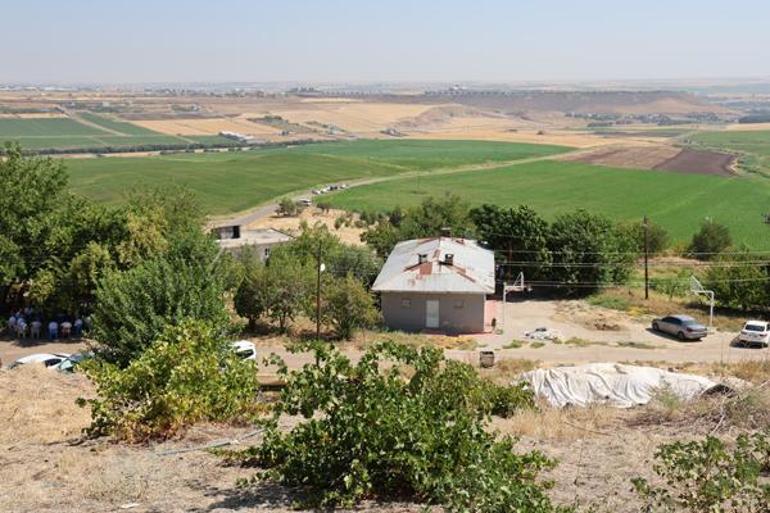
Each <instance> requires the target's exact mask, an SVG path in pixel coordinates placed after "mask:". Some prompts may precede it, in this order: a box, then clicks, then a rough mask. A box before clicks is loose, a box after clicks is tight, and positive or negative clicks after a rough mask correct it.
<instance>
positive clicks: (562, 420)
mask: <svg viewBox="0 0 770 513" xmlns="http://www.w3.org/2000/svg"><path fill="white" fill-rule="evenodd" d="M624 415H625V414H624V412H622V411H621V410H618V409H616V408H610V407H608V406H592V407H590V408H561V409H559V408H551V407H549V406H548V405H547V404H541V406H540V408H539V409H537V410H520V411H518V412H516V413H515V414H514V415H513V416H512V417H510V418H508V419H498V418H495V419H494V420H493V422H492V428H493V429H496V430H498V431H499V432H500V433H503V434H510V435H514V436H518V437H529V438H535V439H538V440H575V439H577V438H583V437H585V436H593V435H601V434H604V433H605V432H606V431H608V430H611V429H612V428H613V426H616V425H617V424H618V423H619V419H620V418H622V417H623V416H624Z"/></svg>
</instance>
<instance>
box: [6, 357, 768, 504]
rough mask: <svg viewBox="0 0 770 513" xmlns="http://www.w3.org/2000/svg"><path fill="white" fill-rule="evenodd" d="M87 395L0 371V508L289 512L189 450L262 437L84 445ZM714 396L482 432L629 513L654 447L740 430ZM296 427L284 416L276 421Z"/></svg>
mask: <svg viewBox="0 0 770 513" xmlns="http://www.w3.org/2000/svg"><path fill="white" fill-rule="evenodd" d="M93 394H94V390H93V387H92V385H91V384H90V383H89V382H88V381H87V380H86V379H85V378H84V377H83V376H81V375H78V374H73V375H70V374H62V373H58V372H55V371H50V370H46V369H43V368H42V367H35V366H27V367H22V368H20V369H15V370H2V371H0V395H2V397H3V398H4V400H3V401H1V402H0V417H2V418H3V419H4V422H3V423H2V424H0V482H2V483H3V486H2V487H0V511H9V512H14V513H27V512H29V513H32V512H45V513H48V512H50V513H54V512H56V513H70V512H71V513H75V512H78V513H81V512H83V513H90V512H103V511H124V510H128V511H136V512H143V513H149V512H164V513H165V512H182V511H195V512H218V513H226V512H235V511H280V512H284V511H286V512H288V511H291V510H293V508H292V500H293V498H294V497H293V496H292V493H291V491H290V490H286V489H284V488H282V487H280V486H277V485H273V484H269V483H264V484H260V485H254V486H250V487H246V488H239V487H237V486H236V481H237V480H238V479H240V478H248V477H250V476H251V475H253V470H251V469H242V468H240V467H236V466H227V465H225V464H223V462H222V460H221V459H220V458H219V457H217V456H214V455H212V454H210V453H208V452H205V451H202V450H192V451H187V449H195V448H200V447H201V446H204V445H207V444H211V443H214V442H220V441H229V442H231V443H232V444H233V445H231V447H232V448H242V447H246V446H248V445H249V444H251V443H256V442H258V440H259V435H258V434H255V433H254V431H253V430H252V428H250V427H248V426H245V427H240V428H234V427H227V426H215V425H200V426H196V427H194V428H193V429H191V430H189V431H188V432H187V433H186V434H185V435H183V436H182V437H180V438H178V439H175V440H171V441H167V442H163V443H154V444H150V445H139V446H126V445H122V444H116V443H113V442H111V441H110V440H108V439H98V440H86V439H84V438H82V437H81V434H80V433H81V430H82V429H83V428H84V427H86V426H87V425H88V422H89V414H88V411H87V410H86V409H83V408H80V407H78V406H76V405H75V399H76V398H78V397H86V398H87V397H91V396H92V395H93ZM719 400H721V401H724V399H719ZM708 401H712V402H708ZM713 401H716V400H715V399H709V400H705V399H704V400H699V402H696V404H694V405H692V406H688V407H682V408H683V409H682V411H679V410H677V411H673V412H672V411H667V410H665V408H664V407H663V406H661V405H657V404H655V405H648V406H645V407H640V408H635V409H632V410H615V409H610V408H607V407H592V408H586V409H564V410H556V409H551V408H548V407H541V409H540V411H523V412H520V413H518V414H516V415H514V416H513V417H512V418H510V419H494V420H493V422H492V424H491V425H490V429H493V430H495V431H497V432H500V433H504V434H512V435H515V436H518V437H520V442H519V445H518V447H519V448H520V449H521V450H530V449H538V450H540V451H542V452H543V453H545V454H546V455H547V456H549V457H551V458H555V459H557V460H558V466H557V467H556V468H555V469H554V470H553V471H550V472H549V473H548V474H547V475H546V476H545V477H546V478H548V479H551V480H553V481H554V485H555V486H554V488H553V489H552V490H551V491H550V492H549V493H550V494H551V496H552V498H553V499H554V500H555V501H556V502H558V503H561V504H578V505H580V506H582V507H584V508H588V507H593V508H594V509H592V510H591V511H595V512H597V513H609V512H617V513H625V512H628V513H631V512H634V511H637V510H638V507H639V503H638V501H637V499H636V497H635V495H634V493H633V492H632V491H631V485H630V479H631V478H632V477H637V476H644V477H651V474H652V471H651V461H652V457H653V453H654V451H655V449H656V447H657V446H658V445H659V444H661V443H665V442H670V441H672V440H674V439H679V438H691V437H694V436H699V435H705V434H708V433H709V432H711V431H713V430H714V429H716V428H720V433H723V434H727V435H729V434H731V433H733V431H734V430H736V429H740V427H739V426H733V425H732V424H731V421H730V420H729V419H728V422H726V423H722V424H720V425H721V427H720V425H717V424H716V420H715V418H714V417H713V416H711V413H712V412H714V411H717V410H718V409H719V404H718V403H717V402H713ZM769 404H770V403H769ZM696 414H697V419H698V422H693V419H694V418H695V417H694V415H696ZM296 421H297V420H296V419H286V422H285V425H286V426H287V427H288V426H290V425H292V424H293V423H294V422H296ZM420 510H421V506H420V505H415V504H402V503H395V504H378V503H366V504H364V505H362V506H361V508H359V509H357V510H356V511H378V512H390V511H394V512H396V511H398V512H403V511H409V512H411V511H414V512H417V511H420ZM583 511H588V509H584V510H583Z"/></svg>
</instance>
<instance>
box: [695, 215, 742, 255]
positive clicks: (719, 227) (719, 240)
mask: <svg viewBox="0 0 770 513" xmlns="http://www.w3.org/2000/svg"><path fill="white" fill-rule="evenodd" d="M732 243H733V240H732V237H731V236H730V230H729V229H728V228H727V227H726V226H725V225H723V224H719V223H717V222H716V221H714V220H712V219H706V220H705V221H703V223H701V226H700V230H698V232H697V233H695V235H693V236H692V242H690V253H692V254H693V255H694V256H695V258H697V259H699V260H711V259H713V258H716V256H717V255H718V254H719V253H721V252H722V251H724V250H725V249H727V248H729V247H730V246H731V245H732Z"/></svg>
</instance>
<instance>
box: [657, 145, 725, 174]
mask: <svg viewBox="0 0 770 513" xmlns="http://www.w3.org/2000/svg"><path fill="white" fill-rule="evenodd" d="M734 161H735V156H734V155H730V154H728V153H719V152H716V151H708V150H690V149H684V150H682V151H680V152H679V154H678V155H676V156H675V157H673V158H670V159H668V160H667V161H665V162H662V163H661V164H658V165H657V166H655V167H654V168H653V169H657V170H665V171H678V172H681V173H696V174H702V175H719V176H732V175H733V174H734V173H733V163H734Z"/></svg>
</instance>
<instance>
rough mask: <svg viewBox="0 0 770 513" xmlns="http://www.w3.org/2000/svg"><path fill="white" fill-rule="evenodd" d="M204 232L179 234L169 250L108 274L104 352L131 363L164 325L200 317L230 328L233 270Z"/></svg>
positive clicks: (98, 334) (101, 296) (99, 302)
mask: <svg viewBox="0 0 770 513" xmlns="http://www.w3.org/2000/svg"><path fill="white" fill-rule="evenodd" d="M217 251H218V250H217V247H216V244H215V243H214V242H213V241H212V240H210V239H209V238H207V237H205V236H204V235H203V234H202V233H201V232H200V231H191V232H189V233H186V234H179V235H178V236H177V238H176V239H175V240H174V241H173V242H172V243H171V248H170V249H169V250H168V252H166V253H164V254H162V255H159V256H156V257H154V258H150V259H148V260H145V261H143V262H142V263H140V264H139V265H138V266H137V267H134V268H133V269H130V270H128V271H124V272H113V273H110V274H108V275H107V276H106V277H105V278H104V279H103V280H102V281H101V282H100V283H99V287H98V289H97V291H96V306H95V309H94V338H95V339H96V340H97V341H98V342H99V346H98V348H97V350H98V352H99V353H100V354H101V356H102V357H104V358H106V359H107V360H109V361H111V362H113V363H118V364H119V365H121V366H126V365H128V363H129V361H130V360H131V359H132V358H135V357H136V356H138V355H139V354H141V352H142V351H144V350H145V349H146V348H147V347H148V346H149V345H150V344H151V343H152V342H153V340H155V339H156V338H157V337H158V336H159V335H160V333H161V332H162V331H163V329H164V328H165V327H166V326H167V325H169V324H171V325H175V324H179V323H180V322H182V321H183V320H184V319H188V318H194V319H201V320H205V321H207V322H209V323H210V324H211V325H212V327H213V328H214V329H215V330H216V331H217V332H218V333H219V334H224V333H225V332H226V331H227V330H228V328H229V315H228V312H227V310H226V307H225V303H224V294H225V292H226V289H227V287H228V280H229V278H230V277H229V275H228V273H229V269H228V268H227V266H226V265H224V262H225V261H226V260H225V259H223V258H219V257H218V253H217Z"/></svg>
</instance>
